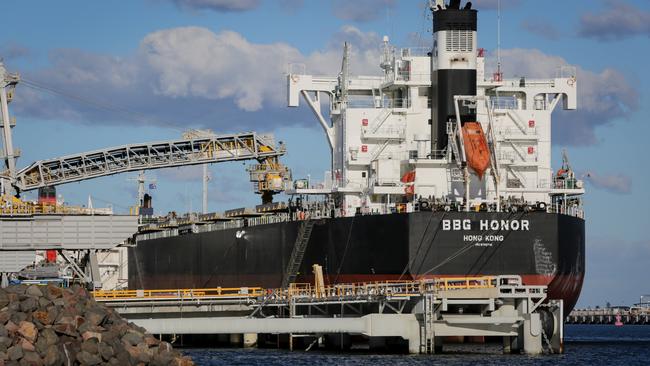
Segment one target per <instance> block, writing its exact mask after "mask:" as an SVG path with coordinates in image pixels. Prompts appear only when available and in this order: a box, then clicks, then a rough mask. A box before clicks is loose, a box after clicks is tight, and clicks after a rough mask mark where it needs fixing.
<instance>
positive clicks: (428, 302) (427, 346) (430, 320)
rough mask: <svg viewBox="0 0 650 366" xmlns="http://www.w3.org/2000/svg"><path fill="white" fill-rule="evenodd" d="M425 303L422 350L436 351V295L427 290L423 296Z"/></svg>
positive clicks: (426, 351) (431, 352)
mask: <svg viewBox="0 0 650 366" xmlns="http://www.w3.org/2000/svg"><path fill="white" fill-rule="evenodd" d="M423 300H424V301H423V305H424V319H423V321H422V326H421V329H420V332H421V333H420V334H422V340H421V343H420V348H421V350H420V352H421V353H425V354H433V353H435V338H434V336H435V334H434V332H433V329H434V328H433V327H434V322H435V313H434V311H433V307H434V303H435V296H434V295H433V294H432V293H430V292H427V293H426V294H425V295H424V297H423Z"/></svg>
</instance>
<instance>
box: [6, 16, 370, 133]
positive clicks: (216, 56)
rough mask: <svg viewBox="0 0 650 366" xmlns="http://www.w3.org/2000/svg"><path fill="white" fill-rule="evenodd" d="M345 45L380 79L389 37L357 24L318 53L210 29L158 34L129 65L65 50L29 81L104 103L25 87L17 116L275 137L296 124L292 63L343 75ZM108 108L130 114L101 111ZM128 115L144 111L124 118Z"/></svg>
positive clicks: (357, 66) (358, 68)
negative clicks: (289, 75) (289, 100)
mask: <svg viewBox="0 0 650 366" xmlns="http://www.w3.org/2000/svg"><path fill="white" fill-rule="evenodd" d="M344 40H348V41H350V42H351V43H352V61H351V63H352V67H351V70H352V72H354V73H362V74H369V73H377V72H379V71H380V69H379V66H378V60H379V44H380V39H379V37H378V36H377V35H376V34H375V33H364V32H361V31H360V30H359V29H357V28H355V27H351V26H345V27H343V28H341V30H340V31H339V32H338V33H337V34H335V35H334V36H333V38H332V40H331V42H330V44H328V45H326V46H325V47H324V48H323V49H322V50H319V51H314V52H312V53H310V54H303V53H301V52H300V51H299V50H298V49H296V48H295V47H293V46H291V45H289V44H286V43H280V42H278V43H272V44H260V43H253V42H250V41H248V40H247V39H246V38H244V37H243V36H242V35H241V34H239V33H236V32H232V31H223V32H219V33H214V32H212V31H210V30H208V29H206V28H200V27H182V28H173V29H167V30H161V31H157V32H154V33H151V34H149V35H147V36H146V37H145V38H144V39H143V40H142V41H141V43H140V46H139V49H138V51H137V52H136V53H134V54H133V55H130V56H127V57H124V58H117V57H112V56H107V55H101V54H94V53H88V52H84V51H80V50H74V49H63V50H56V51H54V52H52V53H51V55H50V60H51V66H50V67H49V68H46V69H42V70H39V71H36V72H33V73H28V74H26V75H25V76H26V79H31V80H35V81H37V82H39V83H41V84H44V85H49V86H55V87H56V89H58V90H62V91H66V92H68V94H74V95H81V96H84V97H85V98H86V99H89V100H92V101H97V102H98V103H88V102H87V101H86V102H84V101H82V100H69V99H62V98H53V97H52V96H50V95H48V94H39V93H36V92H33V91H32V90H29V89H25V88H24V87H23V88H22V89H21V90H19V92H18V93H17V99H16V104H15V106H14V108H15V110H16V112H18V113H20V114H25V115H30V116H38V117H39V118H48V119H61V118H62V119H73V120H81V121H90V122H92V121H106V120H114V121H120V120H122V121H123V123H126V122H132V121H133V118H132V117H134V115H135V117H137V118H135V120H136V121H137V122H138V123H146V124H151V123H156V124H164V125H175V126H176V127H180V128H185V127H187V125H188V124H191V125H193V126H205V127H210V128H213V130H214V131H217V132H218V131H223V130H224V129H226V130H229V131H237V130H242V129H246V128H251V129H258V127H259V126H260V125H263V126H264V127H265V128H267V129H273V128H274V127H276V126H278V125H283V124H285V125H286V124H295V123H296V117H295V116H296V115H297V114H296V113H295V111H293V112H291V113H289V112H288V111H287V109H286V108H284V106H285V102H286V86H285V85H286V81H285V80H284V74H285V72H286V71H287V66H288V64H289V63H302V64H305V65H306V66H307V72H309V73H312V74H328V75H336V74H337V73H338V72H339V69H340V65H341V56H342V44H343V41H344ZM102 105H117V106H120V107H121V108H119V109H120V110H117V111H116V110H114V108H99V109H101V110H100V111H98V110H97V107H98V106H102ZM266 107H268V108H266ZM125 110H126V111H138V112H139V113H118V112H124V111H125ZM242 111H246V112H251V113H241V112H242ZM98 112H99V113H98ZM126 114H128V115H126ZM145 115H146V116H147V117H144V116H145Z"/></svg>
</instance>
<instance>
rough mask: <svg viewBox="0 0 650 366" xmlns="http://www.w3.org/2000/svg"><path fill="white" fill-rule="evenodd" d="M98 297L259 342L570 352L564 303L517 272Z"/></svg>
mask: <svg viewBox="0 0 650 366" xmlns="http://www.w3.org/2000/svg"><path fill="white" fill-rule="evenodd" d="M94 295H95V299H96V300H97V301H99V302H102V303H104V304H106V305H107V306H111V307H113V308H115V309H116V310H117V311H118V312H119V313H120V314H121V315H122V316H123V317H125V318H127V319H129V320H130V321H132V322H134V323H135V324H137V325H139V326H142V327H144V328H145V329H147V330H148V331H149V332H151V333H152V334H161V335H183V334H197V335H198V334H205V335H216V334H227V335H229V336H230V342H231V343H233V344H237V345H238V346H244V347H252V346H255V345H256V344H257V343H258V341H262V340H267V339H268V336H269V335H272V336H275V337H277V338H276V339H277V342H278V343H279V342H280V338H279V337H281V336H288V347H289V348H290V349H293V348H294V344H295V343H296V341H297V340H301V341H300V342H298V343H300V344H302V345H304V347H307V348H309V349H311V348H312V347H319V346H329V347H335V348H337V349H346V348H349V346H350V343H351V342H352V339H354V338H363V339H365V340H366V341H367V343H368V346H369V347H370V348H371V349H373V348H384V347H386V346H388V345H402V346H403V347H404V350H408V352H409V353H421V354H434V353H440V352H442V351H443V346H444V340H445V338H448V337H503V350H504V352H507V353H519V352H524V353H526V354H539V353H542V352H543V351H544V350H548V351H550V352H553V353H561V352H563V346H562V343H563V320H564V316H563V314H562V301H561V300H549V299H547V294H546V287H545V286H525V285H523V284H522V282H521V278H520V277H519V276H494V277H468V278H442V279H428V280H422V281H403V282H380V283H363V284H338V285H331V286H326V287H324V288H323V287H322V286H316V287H314V286H312V285H311V284H291V286H290V287H289V288H288V289H284V290H282V289H277V290H268V289H262V288H216V289H200V290H199V289H193V290H151V291H143V290H133V291H96V292H95V293H94Z"/></svg>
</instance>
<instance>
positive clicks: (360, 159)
mask: <svg viewBox="0 0 650 366" xmlns="http://www.w3.org/2000/svg"><path fill="white" fill-rule="evenodd" d="M454 37H455V38H454ZM476 42H477V40H476V33H475V32H467V33H466V34H459V33H458V32H454V31H447V32H439V33H438V34H437V35H436V37H435V45H436V46H434V48H433V52H431V51H430V50H428V49H412V48H411V49H396V48H394V47H392V46H391V45H390V44H389V42H388V38H387V37H385V38H384V45H383V50H384V51H383V55H382V58H381V60H378V61H379V65H378V66H380V67H381V69H382V70H383V72H384V75H383V76H356V77H351V76H349V75H348V71H347V69H348V66H347V65H348V63H349V56H348V55H349V50H348V46H347V45H346V46H345V50H344V57H343V67H342V70H341V73H340V75H338V76H336V77H327V76H313V75H307V74H306V73H304V72H290V73H289V75H288V105H289V106H290V107H297V106H298V105H299V103H300V99H301V97H302V98H304V100H305V101H306V102H307V104H308V105H309V106H310V107H311V108H312V110H313V111H314V113H315V115H316V117H317V119H318V121H319V122H320V124H321V126H322V127H323V129H324V130H325V133H326V137H327V140H328V143H329V145H330V147H331V150H332V167H331V171H330V172H327V173H326V180H325V182H324V183H323V184H322V185H319V186H312V187H306V188H302V187H298V186H297V187H296V188H295V189H293V190H290V191H289V192H288V193H290V194H301V195H302V194H304V195H308V194H321V195H322V194H325V195H328V196H329V197H331V198H332V199H331V200H330V202H332V204H333V205H334V208H335V212H336V215H337V216H353V215H355V214H359V213H362V214H368V213H390V212H394V211H409V212H410V211H412V210H417V209H418V208H419V207H424V206H426V207H434V208H440V209H447V210H450V209H454V210H455V209H459V210H461V209H462V210H470V209H471V210H474V209H482V210H489V211H501V210H506V209H508V210H515V209H518V208H522V207H523V208H526V207H535V208H536V209H542V210H552V211H556V212H562V213H569V214H573V215H581V202H580V199H579V198H578V197H579V196H580V195H581V194H583V193H584V190H583V188H582V182H581V181H579V180H577V179H576V177H575V176H574V174H573V172H572V171H571V170H570V169H569V168H568V166H565V167H563V170H562V171H557V170H554V169H553V168H552V166H551V128H552V125H551V115H552V112H553V111H554V110H555V109H556V108H557V107H558V106H560V107H562V108H564V109H566V110H574V109H576V107H577V100H576V99H577V95H576V91H577V87H578V81H577V79H576V75H575V69H573V68H564V69H562V70H558V75H555V76H554V77H550V78H548V79H528V78H520V79H513V80H509V79H503V78H502V77H501V74H500V73H495V74H488V73H486V71H485V58H484V51H483V50H477V48H476V47H477V46H476V44H477V43H476ZM432 55H434V56H432ZM436 55H444V57H443V58H444V60H443V61H444V64H445V65H443V66H445V67H450V65H449V64H450V63H451V64H453V63H454V62H458V63H463V64H464V65H465V68H466V67H467V66H471V67H475V69H476V75H477V77H476V79H477V85H476V87H477V88H476V96H467V97H463V96H457V98H456V102H457V103H458V106H460V108H469V109H470V110H471V111H472V114H474V113H475V114H476V119H477V122H480V123H481V126H482V127H483V131H485V135H486V137H487V142H488V145H489V147H490V153H491V159H490V160H491V162H490V168H489V169H488V171H487V173H486V174H485V176H484V177H483V179H482V180H481V179H479V178H478V176H477V175H476V174H474V173H472V172H471V170H468V169H467V165H466V161H465V159H464V156H463V154H464V152H463V137H462V133H459V131H460V126H459V124H457V123H455V122H454V121H451V120H450V121H449V122H446V125H447V128H446V130H447V134H448V136H447V137H448V138H449V145H448V146H447V148H446V149H444V150H443V151H432V142H431V134H432V126H431V118H432V117H431V116H432V113H431V104H432V103H436V101H435V98H431V95H430V94H431V93H432V90H435V88H434V89H432V81H431V80H432V69H433V70H436V67H437V68H438V69H439V68H440V67H442V66H441V65H440V62H443V61H440V59H441V57H436ZM432 58H433V60H432ZM432 61H433V62H432ZM294 69H297V68H295V67H294ZM322 97H326V98H328V100H329V102H330V103H329V108H330V110H329V115H330V119H331V121H330V122H328V121H327V120H326V119H325V117H324V115H323V113H322V111H321V109H320V108H321V98H322ZM432 99H434V101H433V102H431V100H432ZM434 106H435V105H434ZM434 146H435V144H434ZM565 163H566V162H565ZM409 172H414V173H411V175H409V174H408V173H409ZM413 175H414V177H413ZM413 178H414V181H413ZM411 181H413V182H412V183H411ZM411 185H412V186H413V187H410V186H411ZM467 198H469V204H465V201H466V200H467Z"/></svg>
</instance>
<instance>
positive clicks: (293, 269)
mask: <svg viewBox="0 0 650 366" xmlns="http://www.w3.org/2000/svg"><path fill="white" fill-rule="evenodd" d="M313 228H314V220H309V219H307V220H305V221H303V222H302V224H301V225H300V229H298V235H297V236H296V242H295V244H294V245H293V250H292V251H291V257H289V263H287V268H286V270H285V271H284V277H283V278H282V288H283V289H286V288H289V284H290V283H292V282H293V281H295V280H296V276H297V274H298V270H299V269H300V265H301V264H302V259H303V257H304V256H305V250H306V249H307V243H309V238H310V237H311V232H312V230H313Z"/></svg>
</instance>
